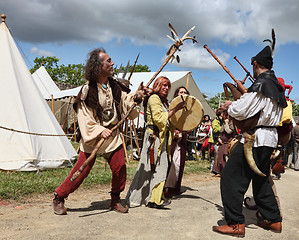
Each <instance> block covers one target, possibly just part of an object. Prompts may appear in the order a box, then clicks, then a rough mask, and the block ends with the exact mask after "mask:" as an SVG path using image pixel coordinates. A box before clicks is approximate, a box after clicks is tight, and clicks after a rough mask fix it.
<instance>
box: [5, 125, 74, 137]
mask: <svg viewBox="0 0 299 240" xmlns="http://www.w3.org/2000/svg"><path fill="white" fill-rule="evenodd" d="M0 128H2V129H4V130H7V131H11V132H17V133H23V134H29V135H37V136H47V137H63V136H73V135H74V134H47V133H33V132H26V131H20V130H16V129H13V128H7V127H3V126H0Z"/></svg>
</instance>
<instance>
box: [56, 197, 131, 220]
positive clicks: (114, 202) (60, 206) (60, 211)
mask: <svg viewBox="0 0 299 240" xmlns="http://www.w3.org/2000/svg"><path fill="white" fill-rule="evenodd" d="M110 195H111V201H110V206H109V209H110V210H114V211H116V212H120V213H127V212H128V211H129V208H128V206H126V207H123V206H122V205H121V204H120V196H119V195H120V193H112V192H111V194H110ZM52 205H53V210H54V213H55V214H57V215H66V214H67V209H66V207H65V206H64V198H62V197H59V196H58V194H57V193H56V192H55V193H54V199H53V203H52Z"/></svg>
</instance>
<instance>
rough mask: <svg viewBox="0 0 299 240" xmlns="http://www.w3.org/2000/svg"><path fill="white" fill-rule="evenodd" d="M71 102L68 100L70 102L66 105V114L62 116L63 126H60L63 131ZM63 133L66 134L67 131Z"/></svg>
mask: <svg viewBox="0 0 299 240" xmlns="http://www.w3.org/2000/svg"><path fill="white" fill-rule="evenodd" d="M71 101H72V99H71V98H70V101H69V103H68V105H67V109H66V113H65V116H64V120H63V124H62V129H63V130H64V127H65V123H66V121H67V116H68V114H69V108H70V105H71ZM74 132H75V129H74ZM65 133H67V129H66V131H65Z"/></svg>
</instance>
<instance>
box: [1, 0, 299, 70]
mask: <svg viewBox="0 0 299 240" xmlns="http://www.w3.org/2000/svg"><path fill="white" fill-rule="evenodd" d="M0 6H1V8H0V9H1V11H2V13H4V14H6V15H7V19H6V24H7V25H8V27H9V28H10V29H11V30H12V34H13V36H14V37H15V38H17V39H18V40H19V41H25V42H29V43H32V44H36V45H37V46H38V45H40V44H43V43H56V44H62V45H63V44H66V43H81V44H87V43H93V42H100V43H107V42H109V41H111V40H116V41H114V42H115V43H116V44H118V43H121V42H122V41H123V40H124V39H126V40H129V41H131V42H132V43H133V44H135V45H146V44H154V45H160V46H169V40H168V39H167V38H166V34H169V32H170V30H169V28H168V22H170V23H172V25H173V26H174V28H175V29H176V31H177V32H178V33H179V36H180V37H181V36H182V35H183V34H184V33H185V32H186V31H187V30H188V29H189V28H191V27H192V26H195V27H196V28H195V30H194V32H193V33H194V35H196V36H197V39H198V40H199V42H200V44H199V45H198V46H196V47H194V46H193V45H192V44H184V46H182V49H184V51H182V52H179V56H180V58H181V63H180V67H188V68H192V69H203V70H217V69H220V68H221V67H220V65H219V64H218V63H217V62H216V61H215V60H214V59H213V58H212V57H211V56H210V54H209V53H207V51H206V50H205V49H203V48H202V47H201V46H202V45H203V44H204V43H209V42H213V41H214V42H217V41H218V42H224V43H226V44H229V45H237V44H240V43H245V42H247V41H249V40H253V41H254V42H258V43H261V42H262V40H264V39H265V38H269V37H270V29H271V28H274V29H275V31H276V34H277V35H278V36H279V42H278V44H286V43H289V42H296V43H299V30H298V27H297V25H296V23H298V22H299V14H298V12H299V1H298V0H285V1H281V0H264V1H259V0H251V1H246V3H245V2H244V1H239V0H218V1H206V0H185V1H173V0H163V1H156V0H143V1H140V0H121V1H105V0H85V1H83V2H82V1H81V0H68V1H61V0H51V1H44V0H26V1H24V0H10V1H6V0H0ZM2 13H1V14H2ZM33 50H34V51H33ZM32 51H33V53H35V54H37V55H40V54H41V51H43V50H42V49H32ZM32 51H31V52H32ZM212 51H213V52H214V53H215V54H216V55H217V57H218V58H219V59H220V60H221V61H222V62H223V63H224V64H225V63H226V61H227V60H228V59H229V57H230V55H229V54H227V53H225V52H222V51H221V50H219V49H212ZM45 55H51V53H50V52H47V51H46V53H45Z"/></svg>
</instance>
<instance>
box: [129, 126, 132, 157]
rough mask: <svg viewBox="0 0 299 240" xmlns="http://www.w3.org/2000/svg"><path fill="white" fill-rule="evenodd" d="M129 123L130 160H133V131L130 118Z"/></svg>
mask: <svg viewBox="0 0 299 240" xmlns="http://www.w3.org/2000/svg"><path fill="white" fill-rule="evenodd" d="M129 124H130V144H131V160H132V161H133V133H132V120H129Z"/></svg>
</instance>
